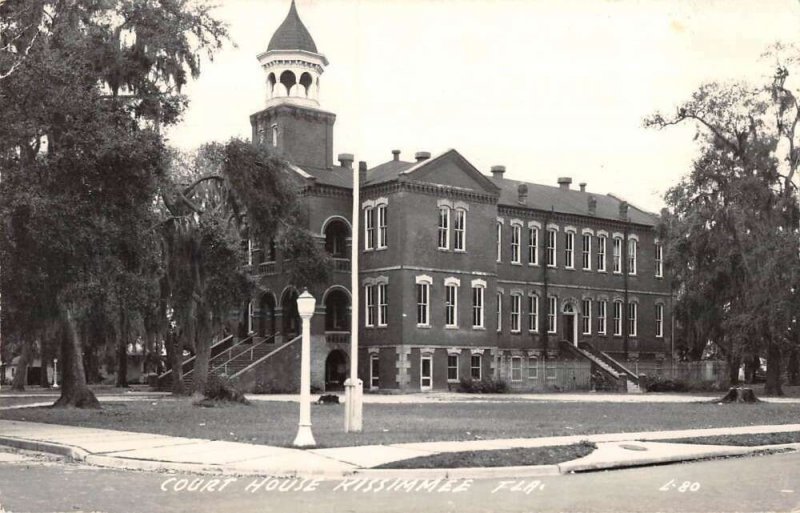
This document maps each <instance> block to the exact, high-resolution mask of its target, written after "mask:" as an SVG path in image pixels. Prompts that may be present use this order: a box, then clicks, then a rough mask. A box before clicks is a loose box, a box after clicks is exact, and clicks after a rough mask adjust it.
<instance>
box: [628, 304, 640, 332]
mask: <svg viewBox="0 0 800 513" xmlns="http://www.w3.org/2000/svg"><path fill="white" fill-rule="evenodd" d="M638 332H639V304H638V303H636V302H635V301H630V302H628V336H629V337H635V336H637V334H638Z"/></svg>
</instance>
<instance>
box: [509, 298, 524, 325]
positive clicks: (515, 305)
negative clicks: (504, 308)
mask: <svg viewBox="0 0 800 513" xmlns="http://www.w3.org/2000/svg"><path fill="white" fill-rule="evenodd" d="M521 309H522V296H520V295H519V294H512V295H511V332H512V333H519V332H520V310H521Z"/></svg>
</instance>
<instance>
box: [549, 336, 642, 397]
mask: <svg viewBox="0 0 800 513" xmlns="http://www.w3.org/2000/svg"><path fill="white" fill-rule="evenodd" d="M560 343H561V347H562V348H563V349H566V350H567V351H569V352H571V353H572V354H574V355H576V356H578V357H581V358H585V359H587V360H589V361H590V362H591V363H593V364H594V367H595V368H596V369H599V370H600V372H601V373H603V374H605V375H606V376H607V377H610V378H612V379H614V381H615V382H616V383H617V384H618V386H619V387H620V388H624V389H625V390H627V376H623V375H621V374H622V373H620V372H618V371H617V370H616V369H614V368H613V367H612V366H610V365H608V364H607V363H606V362H604V361H603V360H602V359H600V358H598V357H597V356H595V355H594V354H592V353H591V352H589V351H587V350H585V349H581V348H579V347H575V345H574V344H573V343H572V342H569V341H567V340H562V341H561V342H560Z"/></svg>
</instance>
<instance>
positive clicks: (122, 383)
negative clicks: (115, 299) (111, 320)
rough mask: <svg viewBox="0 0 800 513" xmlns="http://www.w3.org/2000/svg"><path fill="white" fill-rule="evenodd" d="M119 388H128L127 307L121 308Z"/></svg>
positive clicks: (118, 366) (118, 360)
mask: <svg viewBox="0 0 800 513" xmlns="http://www.w3.org/2000/svg"><path fill="white" fill-rule="evenodd" d="M117 337H118V338H117V379H116V386H117V387H123V388H127V387H128V318H127V312H126V311H125V305H124V304H120V308H119V333H118V335H117Z"/></svg>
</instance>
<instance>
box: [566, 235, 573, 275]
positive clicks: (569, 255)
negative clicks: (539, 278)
mask: <svg viewBox="0 0 800 513" xmlns="http://www.w3.org/2000/svg"><path fill="white" fill-rule="evenodd" d="M564 235H566V237H565V238H564V266H565V267H566V268H567V269H574V268H575V234H574V233H572V232H567V233H565V234H564Z"/></svg>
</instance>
